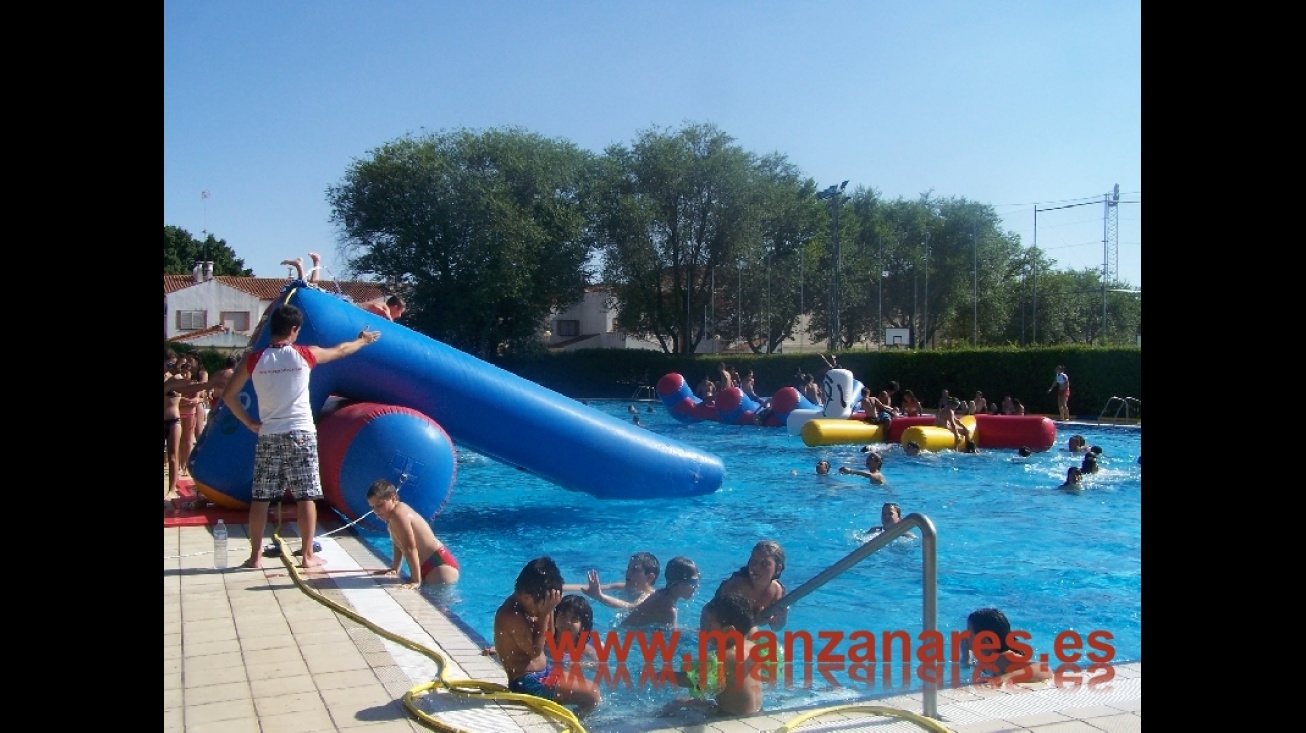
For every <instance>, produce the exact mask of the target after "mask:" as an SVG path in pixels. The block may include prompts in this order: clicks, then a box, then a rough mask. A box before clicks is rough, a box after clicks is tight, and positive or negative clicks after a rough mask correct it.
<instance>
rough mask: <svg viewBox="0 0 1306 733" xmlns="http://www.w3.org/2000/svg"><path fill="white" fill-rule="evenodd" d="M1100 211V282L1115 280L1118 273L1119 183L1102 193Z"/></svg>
mask: <svg viewBox="0 0 1306 733" xmlns="http://www.w3.org/2000/svg"><path fill="white" fill-rule="evenodd" d="M1103 203H1104V204H1105V207H1106V209H1105V211H1104V212H1103V213H1102V282H1103V283H1108V282H1115V281H1116V277H1117V276H1118V275H1119V274H1120V184H1119V183H1117V184H1116V185H1115V190H1113V191H1111V192H1110V193H1106V194H1103Z"/></svg>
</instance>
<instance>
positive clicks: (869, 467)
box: [839, 452, 884, 486]
mask: <svg viewBox="0 0 1306 733" xmlns="http://www.w3.org/2000/svg"><path fill="white" fill-rule="evenodd" d="M883 465H884V459H883V458H881V457H880V454H879V453H875V452H870V453H867V454H866V470H865V471H862V470H859V469H856V468H849V467H847V466H840V467H839V473H851V474H853V475H854V476H865V477H866V478H868V479H870V480H871V483H873V484H877V485H879V486H883V485H884V474H882V473H880V468H881V467H882V466H883Z"/></svg>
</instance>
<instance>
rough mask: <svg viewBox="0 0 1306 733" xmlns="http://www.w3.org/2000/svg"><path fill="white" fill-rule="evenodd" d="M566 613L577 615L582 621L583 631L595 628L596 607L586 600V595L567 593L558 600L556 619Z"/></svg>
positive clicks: (555, 610)
mask: <svg viewBox="0 0 1306 733" xmlns="http://www.w3.org/2000/svg"><path fill="white" fill-rule="evenodd" d="M564 613H569V614H571V615H572V616H575V617H576V619H577V620H578V621H580V630H581V631H593V630H594V608H593V607H592V606H590V602H589V601H587V600H585V596H578V595H576V594H574V593H573V594H571V595H566V596H563V597H562V600H561V601H558V605H557V606H556V607H555V608H554V609H553V617H554V618H555V619H556V618H558V617H559V616H561V615H562V614H564Z"/></svg>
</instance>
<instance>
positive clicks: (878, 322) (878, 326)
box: [875, 236, 889, 351]
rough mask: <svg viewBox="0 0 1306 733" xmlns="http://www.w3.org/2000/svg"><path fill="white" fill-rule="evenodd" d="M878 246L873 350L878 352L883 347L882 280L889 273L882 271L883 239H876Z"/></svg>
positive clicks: (881, 237)
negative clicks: (878, 285)
mask: <svg viewBox="0 0 1306 733" xmlns="http://www.w3.org/2000/svg"><path fill="white" fill-rule="evenodd" d="M876 241H877V242H878V243H879V245H880V256H879V263H878V264H879V265H880V294H879V304H878V308H877V310H876V316H875V350H876V351H879V350H880V348H881V347H883V346H884V278H885V277H887V276H888V274H889V271H888V270H886V269H884V237H883V236H880V237H877V238H876Z"/></svg>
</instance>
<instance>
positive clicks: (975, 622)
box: [961, 608, 1052, 686]
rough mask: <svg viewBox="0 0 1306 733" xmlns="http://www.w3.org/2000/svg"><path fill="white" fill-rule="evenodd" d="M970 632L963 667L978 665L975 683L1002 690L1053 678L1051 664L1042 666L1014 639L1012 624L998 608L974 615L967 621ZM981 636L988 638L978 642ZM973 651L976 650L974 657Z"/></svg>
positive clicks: (983, 609)
mask: <svg viewBox="0 0 1306 733" xmlns="http://www.w3.org/2000/svg"><path fill="white" fill-rule="evenodd" d="M966 631H968V632H969V635H968V636H966V637H964V638H963V639H962V640H961V645H962V646H961V651H962V659H961V662H962V665H963V666H965V665H969V664H971V663H972V661H974V662H977V663H978V666H977V668H976V669H975V675H974V681H975V682H977V683H981V684H989V685H995V686H1001V685H1003V684H1006V683H1008V682H1039V681H1042V680H1048V679H1051V678H1052V672H1051V671H1050V670H1049V669H1048V665H1047V662H1039V661H1038V659H1039V658H1038V656H1036V655H1035V654H1034V650H1033V649H1031V648H1030V647H1029V646H1027V645H1025V644H1023V643H1020V641H1019V639H1018V638H1016V637H1013V636H1012V633H1011V622H1010V621H1008V620H1007V616H1006V614H1004V613H1002V611H999V610H998V609H996V608H981V609H979V610H977V611H973V612H972V613H971V614H970V615H969V616H967V617H966ZM981 634H984V636H985V637H986V638H985V639H983V640H981V641H979V642H977V641H976V639H977V638H978V637H979V636H980V635H981ZM972 648H975V649H976V650H975V651H974V653H972V651H971V650H972ZM972 656H973V657H974V660H972V659H971V658H972ZM1044 658H1046V655H1044Z"/></svg>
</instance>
